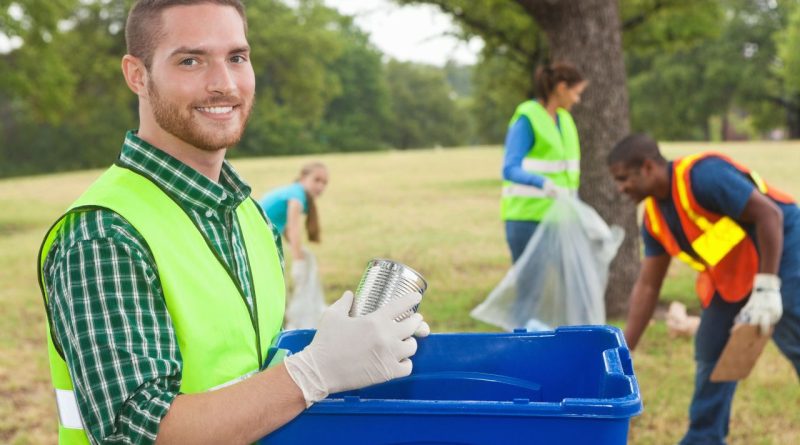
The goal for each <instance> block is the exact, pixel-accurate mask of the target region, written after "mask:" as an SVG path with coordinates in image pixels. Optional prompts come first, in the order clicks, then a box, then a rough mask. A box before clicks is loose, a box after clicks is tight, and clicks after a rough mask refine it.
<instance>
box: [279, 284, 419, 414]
mask: <svg viewBox="0 0 800 445" xmlns="http://www.w3.org/2000/svg"><path fill="white" fill-rule="evenodd" d="M420 300H422V297H421V296H420V295H419V294H409V295H406V296H404V297H402V298H398V299H397V300H394V301H390V302H389V303H387V304H386V305H385V306H383V307H381V308H379V309H378V310H376V311H375V312H372V313H370V314H367V315H364V316H362V317H350V316H349V314H348V313H349V311H350V306H351V305H352V304H353V293H352V292H350V291H347V292H345V293H344V295H343V296H342V298H340V299H339V300H338V301H337V302H335V303H333V304H332V305H331V306H330V307H329V308H327V309H326V310H325V312H324V313H323V314H322V319H321V320H320V323H319V328H318V329H317V333H316V335H315V336H314V339H313V340H312V341H311V344H309V345H308V346H307V347H306V348H305V349H303V350H302V351H300V352H298V353H296V354H294V355H291V356H289V357H286V359H285V360H284V364H285V365H286V370H287V371H288V372H289V375H290V376H291V377H292V380H294V382H295V383H296V384H297V386H299V387H300V389H301V390H302V391H303V397H305V399H306V406H311V404H312V403H314V402H316V401H319V400H322V399H324V398H325V397H327V396H328V394H331V393H337V392H341V391H347V390H351V389H358V388H363V387H365V386H370V385H374V384H376V383H383V382H386V381H388V380H391V379H394V378H397V377H405V376H407V375H409V374H411V360H410V359H409V357H411V356H412V355H414V353H416V352H417V341H416V339H414V338H413V337H412V334H414V332H415V331H417V330H418V329H420V328H422V323H423V321H422V315H420V314H413V315H411V316H410V317H408V318H406V319H404V320H402V321H399V322H397V321H395V320H394V319H395V318H396V317H397V316H399V315H400V314H402V313H403V312H405V311H407V310H409V309H411V308H412V307H414V305H416V304H418V303H419V302H420ZM425 326H427V324H425ZM427 330H428V331H430V329H429V328H428V329H427Z"/></svg>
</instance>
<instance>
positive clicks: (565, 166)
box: [522, 158, 581, 173]
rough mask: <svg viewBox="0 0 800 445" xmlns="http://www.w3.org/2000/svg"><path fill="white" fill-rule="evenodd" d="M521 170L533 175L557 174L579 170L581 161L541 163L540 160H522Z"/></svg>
mask: <svg viewBox="0 0 800 445" xmlns="http://www.w3.org/2000/svg"><path fill="white" fill-rule="evenodd" d="M522 168H523V169H524V170H526V171H529V172H534V173H558V172H563V171H568V170H575V171H577V170H580V168H581V161H579V160H577V159H569V160H563V159H561V160H558V161H543V160H541V159H531V158H525V159H523V160H522Z"/></svg>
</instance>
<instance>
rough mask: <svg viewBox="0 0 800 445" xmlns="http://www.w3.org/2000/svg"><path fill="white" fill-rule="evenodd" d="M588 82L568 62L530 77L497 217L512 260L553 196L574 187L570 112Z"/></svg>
mask: <svg viewBox="0 0 800 445" xmlns="http://www.w3.org/2000/svg"><path fill="white" fill-rule="evenodd" d="M587 83H588V82H587V81H586V80H584V78H583V76H581V74H580V73H579V72H578V70H577V69H575V67H574V66H572V65H570V64H568V63H555V64H553V65H548V66H542V67H540V68H539V69H538V70H536V74H535V77H534V86H535V94H536V98H535V99H531V100H527V101H525V102H523V103H521V104H520V105H519V106H518V107H517V109H516V111H515V112H514V116H513V117H512V118H511V121H510V122H509V127H508V128H509V129H508V134H507V135H506V142H505V154H504V160H503V197H502V201H501V212H502V213H501V215H502V218H503V221H505V226H506V241H507V242H508V247H509V249H510V250H511V259H512V261H513V262H516V261H517V259H518V258H519V257H520V255H522V252H523V251H524V250H525V246H526V245H527V244H528V240H530V238H531V236H532V235H533V232H534V231H535V230H536V226H537V225H538V224H539V222H540V221H541V220H542V218H543V217H544V215H545V214H546V213H547V211H548V210H549V209H550V206H551V205H552V203H553V200H554V199H556V198H558V197H560V196H568V195H575V194H576V193H577V191H578V184H579V182H580V158H581V153H580V145H579V142H578V130H577V129H576V128H575V122H574V121H573V120H572V115H570V113H569V110H570V109H571V108H572V106H573V105H575V104H576V103H578V102H580V99H581V93H583V90H584V89H585V88H586V85H587Z"/></svg>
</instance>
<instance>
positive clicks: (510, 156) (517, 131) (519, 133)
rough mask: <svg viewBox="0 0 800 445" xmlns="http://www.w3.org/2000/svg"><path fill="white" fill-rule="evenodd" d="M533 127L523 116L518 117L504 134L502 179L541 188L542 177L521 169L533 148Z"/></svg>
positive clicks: (542, 184) (542, 183)
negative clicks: (504, 146)
mask: <svg viewBox="0 0 800 445" xmlns="http://www.w3.org/2000/svg"><path fill="white" fill-rule="evenodd" d="M534 142H535V136H534V134H533V127H531V123H530V121H529V120H528V118H527V117H525V116H520V117H519V119H517V121H516V122H514V125H512V126H511V128H510V129H509V130H508V134H506V152H505V157H504V159H503V179H505V180H506V181H512V182H516V183H518V184H525V185H532V186H534V187H538V188H542V186H544V177H543V176H540V175H537V174H534V173H531V172H527V171H525V170H523V169H522V160H523V159H525V156H526V155H527V154H528V152H529V151H530V150H531V148H533V144H534Z"/></svg>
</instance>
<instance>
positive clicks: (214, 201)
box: [118, 131, 251, 211]
mask: <svg viewBox="0 0 800 445" xmlns="http://www.w3.org/2000/svg"><path fill="white" fill-rule="evenodd" d="M118 164H120V165H121V166H122V167H127V168H130V169H132V170H134V171H137V172H139V173H141V174H143V175H145V176H147V177H148V178H149V179H150V180H151V181H153V182H154V183H156V184H157V185H158V186H160V187H161V188H162V189H164V190H165V191H166V192H167V193H168V194H170V195H172V196H173V198H175V199H176V200H177V201H178V202H180V203H181V204H182V205H184V206H187V207H189V208H195V209H197V210H202V211H206V210H208V209H213V210H215V211H216V210H219V209H220V208H229V209H231V210H233V209H235V208H236V207H238V206H239V204H241V203H242V202H243V201H244V200H245V199H247V198H248V197H249V196H250V191H251V189H250V186H249V185H247V183H245V182H244V180H242V178H241V177H240V176H239V175H238V174H237V173H236V171H235V170H234V169H233V167H232V166H231V165H230V163H229V162H228V161H223V163H222V171H221V174H220V177H219V183H217V182H214V181H212V180H211V179H209V178H208V177H207V176H205V175H203V174H202V173H200V172H198V171H197V170H195V169H193V168H191V167H189V166H188V165H186V164H184V163H183V162H181V161H179V160H177V159H175V158H173V157H172V156H170V155H169V154H167V153H166V152H164V151H163V150H160V149H158V148H156V147H154V146H153V145H150V144H149V143H147V142H145V141H143V140H142V139H140V138H139V137H138V136H137V132H136V131H129V132H128V133H127V134H126V135H125V142H124V143H123V144H122V152H121V153H120V155H119V160H118Z"/></svg>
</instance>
